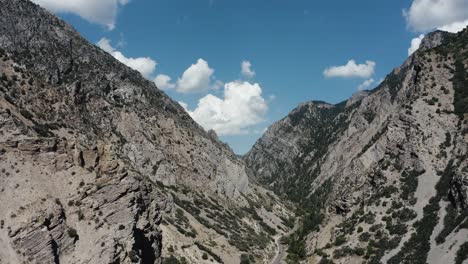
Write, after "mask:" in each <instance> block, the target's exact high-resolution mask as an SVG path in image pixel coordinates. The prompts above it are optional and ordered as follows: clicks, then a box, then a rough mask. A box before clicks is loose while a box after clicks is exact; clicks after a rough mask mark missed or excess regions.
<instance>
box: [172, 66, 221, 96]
mask: <svg viewBox="0 0 468 264" xmlns="http://www.w3.org/2000/svg"><path fill="white" fill-rule="evenodd" d="M213 73H214V70H213V69H212V68H210V66H209V65H208V62H206V61H205V60H203V59H198V61H197V62H196V63H195V64H192V65H191V66H190V67H189V68H188V69H187V70H185V72H184V73H183V74H182V76H181V77H180V78H179V80H177V86H176V90H177V91H178V92H180V93H195V92H202V91H206V90H209V89H210V88H213V86H215V85H212V84H211V79H212V76H213Z"/></svg>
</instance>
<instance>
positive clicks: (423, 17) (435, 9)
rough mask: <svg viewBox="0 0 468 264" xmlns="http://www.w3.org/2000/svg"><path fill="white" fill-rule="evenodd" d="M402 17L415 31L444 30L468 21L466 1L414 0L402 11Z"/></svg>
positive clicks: (467, 3)
mask: <svg viewBox="0 0 468 264" xmlns="http://www.w3.org/2000/svg"><path fill="white" fill-rule="evenodd" d="M403 15H404V17H405V18H406V21H407V24H408V26H409V27H410V28H411V29H413V30H415V31H420V32H424V31H429V30H433V29H436V28H444V27H448V26H450V25H453V24H454V23H462V22H464V21H467V20H468V1H466V0H414V1H413V2H412V4H411V6H410V8H409V9H407V10H403ZM465 25H466V24H465ZM450 29H453V28H450Z"/></svg>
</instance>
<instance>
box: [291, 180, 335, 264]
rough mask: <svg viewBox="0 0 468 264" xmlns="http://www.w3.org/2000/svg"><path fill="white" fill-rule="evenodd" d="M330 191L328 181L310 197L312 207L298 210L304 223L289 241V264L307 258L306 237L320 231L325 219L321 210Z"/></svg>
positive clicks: (329, 182)
mask: <svg viewBox="0 0 468 264" xmlns="http://www.w3.org/2000/svg"><path fill="white" fill-rule="evenodd" d="M330 190H331V181H330V180H328V181H326V182H325V183H324V184H323V185H322V186H321V188H318V189H317V191H316V192H315V193H314V194H313V195H312V196H311V197H310V199H309V202H308V203H309V205H310V207H306V208H305V209H298V212H297V215H298V216H299V217H300V218H301V219H302V221H301V223H300V224H301V226H300V227H299V228H298V229H297V231H296V232H295V233H294V234H292V235H290V236H289V237H288V239H287V244H288V245H289V247H288V257H287V258H288V261H289V262H291V263H297V262H298V261H299V260H302V259H304V258H305V257H306V250H305V237H306V236H307V235H308V234H309V233H311V232H313V231H318V230H319V228H320V224H321V223H322V221H323V217H324V216H323V213H322V212H321V208H322V207H323V204H324V203H325V200H326V198H327V196H328V194H329V192H330Z"/></svg>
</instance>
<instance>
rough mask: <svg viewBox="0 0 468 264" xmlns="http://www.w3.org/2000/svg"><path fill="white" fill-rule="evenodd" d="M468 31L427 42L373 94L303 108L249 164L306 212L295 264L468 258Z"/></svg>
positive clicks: (257, 148) (292, 241) (270, 133)
mask: <svg viewBox="0 0 468 264" xmlns="http://www.w3.org/2000/svg"><path fill="white" fill-rule="evenodd" d="M467 69H468V29H465V30H464V31H462V32H460V33H458V34H450V33H447V32H442V31H436V32H433V33H431V34H428V35H427V36H426V37H425V39H424V40H423V41H422V44H421V47H420V49H419V50H418V51H416V52H415V53H414V54H413V55H411V56H410V57H409V58H408V59H407V60H406V61H405V62H404V64H403V65H402V66H400V67H399V68H396V69H395V70H394V71H393V72H392V73H390V74H389V75H388V76H387V77H386V78H385V80H384V81H383V82H382V83H381V84H380V85H379V86H378V87H377V88H376V89H374V90H372V91H368V92H359V93H357V94H355V95H354V96H353V97H352V98H351V99H350V100H347V101H345V102H342V103H339V104H336V105H331V104H327V103H323V102H311V103H304V104H301V105H300V106H298V107H297V108H296V109H294V110H293V111H292V112H291V113H290V114H289V115H288V116H286V117H285V118H284V119H282V120H280V121H278V122H277V123H275V124H273V125H272V126H271V127H270V128H268V130H267V131H266V133H265V134H264V135H263V137H262V138H261V139H259V140H258V141H257V143H256V144H255V145H254V146H253V148H252V150H251V151H250V152H248V153H247V154H246V155H245V157H244V159H245V161H246V164H247V166H248V167H249V168H250V169H251V170H252V172H253V173H252V175H254V176H255V177H256V178H257V179H258V180H259V181H260V182H261V183H263V184H264V185H265V186H268V187H269V188H271V189H272V190H274V191H275V192H276V193H277V194H278V195H280V196H282V197H284V198H287V199H290V200H292V201H294V202H296V203H297V204H298V205H299V207H300V211H299V214H300V215H301V217H302V224H301V227H300V228H299V229H298V230H297V231H296V232H295V234H293V235H292V236H290V238H289V240H286V242H288V243H289V251H288V252H289V255H288V259H289V261H290V262H291V263H298V262H304V263H392V264H393V263H395V264H396V263H462V260H463V259H466V258H467V257H468V219H467V216H468V71H467Z"/></svg>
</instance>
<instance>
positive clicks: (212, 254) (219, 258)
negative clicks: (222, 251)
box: [195, 242, 224, 263]
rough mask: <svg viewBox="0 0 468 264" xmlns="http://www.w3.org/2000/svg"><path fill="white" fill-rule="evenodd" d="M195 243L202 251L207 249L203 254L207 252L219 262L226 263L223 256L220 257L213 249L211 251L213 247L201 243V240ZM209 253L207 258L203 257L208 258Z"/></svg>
mask: <svg viewBox="0 0 468 264" xmlns="http://www.w3.org/2000/svg"><path fill="white" fill-rule="evenodd" d="M195 245H196V246H197V247H198V248H199V249H200V250H202V251H205V253H204V254H203V256H205V254H208V255H210V256H211V257H212V258H213V259H214V260H216V261H217V262H219V263H224V262H223V260H222V259H221V257H219V256H218V255H216V254H215V253H214V252H213V251H211V249H209V248H208V247H206V246H204V245H203V244H201V243H200V242H195ZM208 255H206V258H204V257H203V259H208Z"/></svg>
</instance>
